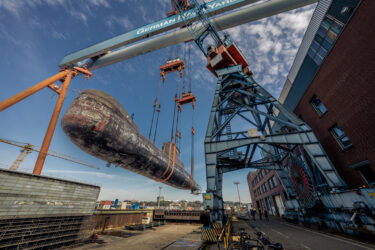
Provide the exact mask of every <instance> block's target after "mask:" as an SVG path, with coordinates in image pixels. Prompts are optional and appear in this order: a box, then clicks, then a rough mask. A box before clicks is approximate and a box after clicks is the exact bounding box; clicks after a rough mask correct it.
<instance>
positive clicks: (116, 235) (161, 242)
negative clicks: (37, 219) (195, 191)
mask: <svg viewBox="0 0 375 250" xmlns="http://www.w3.org/2000/svg"><path fill="white" fill-rule="evenodd" d="M200 226H201V225H198V224H177V223H176V224H167V225H164V226H160V227H156V228H153V229H146V230H145V231H129V230H125V229H124V230H122V229H117V230H115V229H114V230H107V231H106V234H105V235H103V234H101V235H100V236H99V237H100V238H99V240H98V241H97V242H96V243H89V244H85V245H82V246H80V247H76V248H74V249H82V250H83V249H85V250H86V249H87V250H88V249H94V248H95V249H111V250H113V249H129V250H143V249H175V248H176V247H178V249H180V250H183V249H198V248H199V246H200V245H201V240H200V237H201V234H200V229H199V228H200Z"/></svg>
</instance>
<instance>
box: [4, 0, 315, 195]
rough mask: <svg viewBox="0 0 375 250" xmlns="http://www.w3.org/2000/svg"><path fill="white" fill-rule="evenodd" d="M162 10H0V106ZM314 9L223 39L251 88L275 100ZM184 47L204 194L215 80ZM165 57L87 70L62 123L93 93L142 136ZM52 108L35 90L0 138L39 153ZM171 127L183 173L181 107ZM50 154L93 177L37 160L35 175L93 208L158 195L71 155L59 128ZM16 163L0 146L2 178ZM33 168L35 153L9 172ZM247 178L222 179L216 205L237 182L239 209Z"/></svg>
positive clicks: (186, 154) (8, 113)
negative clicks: (93, 201)
mask: <svg viewBox="0 0 375 250" xmlns="http://www.w3.org/2000/svg"><path fill="white" fill-rule="evenodd" d="M169 4H170V1H169V0H158V1H155V0H143V1H139V0H138V1H137V0H90V1H83V0H76V1H72V0H17V1H15V0H0V48H1V51H2V56H1V57H0V74H1V78H0V100H1V101H2V100H5V99H6V98H9V97H11V96H12V95H14V94H16V93H18V92H20V91H22V90H24V89H26V88H28V87H30V86H32V85H33V84H36V83H38V82H40V81H42V80H44V79H46V78H48V77H50V76H52V75H54V74H56V73H57V72H58V70H59V69H58V67H57V65H58V64H59V62H60V61H61V59H62V58H63V57H64V56H65V55H67V54H69V53H71V52H74V51H76V50H79V49H83V48H85V47H88V46H90V45H92V44H95V43H97V42H100V41H103V40H106V39H109V38H111V37H113V36H115V35H119V34H122V33H124V32H127V31H130V30H132V29H135V28H137V27H140V26H142V25H145V24H148V23H151V22H153V21H157V20H159V19H161V18H163V17H165V13H166V12H168V11H169V10H170V5H169ZM314 7H315V5H312V6H307V7H304V8H301V9H297V10H293V11H289V12H287V13H283V14H280V15H277V16H273V17H270V18H266V19H262V20H259V21H256V22H253V23H249V24H245V25H242V26H238V27H235V28H232V29H230V30H227V32H228V33H229V34H231V35H232V39H233V40H234V41H236V42H237V44H238V45H239V47H240V48H241V50H242V51H243V52H244V54H245V56H246V58H247V60H248V62H249V64H250V67H251V69H252V70H253V72H254V75H255V79H256V80H257V81H258V82H259V83H260V84H261V85H263V86H264V87H265V88H266V89H267V90H268V91H269V92H271V93H272V94H273V95H274V96H275V97H278V96H279V94H280V92H281V89H282V87H283V84H284V82H285V79H286V75H287V74H288V72H289V69H290V67H291V65H292V63H293V60H294V57H295V54H296V52H297V49H298V47H299V44H300V42H301V40H302V37H303V34H304V32H305V29H306V27H307V25H308V23H309V20H310V18H311V15H312V12H313V10H314ZM181 46H183V45H181ZM192 46H193V49H192V60H191V61H192V69H191V71H192V90H193V92H194V94H195V95H196V96H197V105H196V112H195V124H194V127H195V130H196V137H195V138H196V139H195V141H196V143H195V149H196V151H195V158H196V160H195V162H196V164H195V166H196V167H195V168H196V171H195V176H196V181H197V182H198V183H199V185H200V186H201V187H202V190H205V188H206V184H205V182H206V179H205V167H204V150H203V137H204V134H205V131H206V126H207V122H208V114H209V111H210V108H211V103H212V98H213V92H214V87H215V82H216V79H215V78H214V77H213V76H212V75H211V74H210V73H209V72H208V70H206V69H205V63H206V62H205V60H204V58H203V56H202V55H201V52H200V51H199V50H198V49H197V48H196V47H195V45H192ZM168 54H169V49H168V48H166V49H162V50H159V51H154V52H151V53H148V54H145V55H142V56H139V57H136V58H132V59H129V60H127V61H124V62H120V63H117V64H114V65H111V66H108V67H106V68H102V69H99V70H96V71H94V72H93V73H94V76H93V77H92V78H91V79H90V80H86V79H83V78H82V77H77V78H75V79H74V80H73V81H72V83H71V85H70V89H69V91H68V94H67V98H66V100H65V103H64V107H63V109H62V114H64V113H65V111H66V109H67V108H68V106H69V105H70V103H71V102H72V101H73V99H74V98H75V97H76V96H77V94H78V92H79V91H80V90H84V89H88V88H92V89H99V90H102V91H105V92H107V93H109V94H110V95H112V96H114V97H115V98H116V99H117V100H118V101H119V102H120V103H121V104H122V105H123V106H124V108H125V109H126V110H127V111H128V113H129V114H131V113H134V114H135V122H136V124H137V126H138V127H139V129H140V131H141V132H142V134H143V135H145V136H147V134H148V130H149V127H150V121H151V115H152V104H153V100H154V98H155V94H156V90H157V86H158V85H160V81H161V80H160V77H159V67H160V65H162V64H164V63H165V61H166V59H167V58H168ZM177 84H180V85H181V81H180V79H179V78H178V77H177V75H176V74H175V75H170V76H167V81H166V85H165V88H163V91H162V96H159V98H160V99H161V103H162V112H161V115H160V123H159V129H158V135H157V142H156V144H157V146H159V147H160V146H161V144H162V142H164V141H167V140H169V137H170V129H171V119H172V112H173V98H174V94H175V92H176V85H177ZM56 100H57V95H56V94H54V92H52V91H51V90H49V89H44V90H42V91H40V92H39V93H36V94H34V95H33V96H31V97H29V98H27V99H25V100H23V101H22V102H20V103H18V104H16V105H14V106H12V107H11V108H9V109H7V110H5V111H3V112H1V113H0V121H1V122H0V137H1V138H8V139H11V140H15V141H20V142H27V143H31V144H34V145H39V146H40V145H41V144H42V141H43V137H44V133H45V131H46V129H47V126H48V123H49V119H50V116H51V114H52V110H53V108H54V105H55V102H56ZM60 118H61V117H60ZM181 124H182V126H181V131H182V136H183V138H182V142H181V160H182V161H183V162H184V163H185V167H186V168H187V169H189V168H190V164H189V162H190V127H191V108H190V107H186V108H184V110H183V113H182V123H181ZM50 149H51V150H54V151H56V152H59V153H63V154H67V155H70V156H73V157H75V158H79V159H81V160H84V161H86V162H89V163H91V164H94V165H96V166H98V167H100V170H95V169H91V168H88V167H85V166H81V165H77V164H74V163H71V162H67V161H63V160H60V159H55V158H53V157H47V160H46V162H45V165H44V169H43V172H42V174H43V175H50V176H55V177H62V178H67V179H71V180H78V181H82V182H87V183H93V184H97V185H100V186H101V187H102V190H101V194H100V197H99V198H100V199H115V198H119V199H121V200H122V199H138V200H155V199H156V196H157V195H158V191H159V190H158V186H159V183H156V182H154V181H153V180H150V179H147V178H145V177H143V176H140V175H137V174H135V173H132V172H130V171H127V170H124V169H122V168H118V167H113V166H112V167H110V168H107V167H105V162H103V161H101V160H98V159H96V158H95V157H92V156H90V155H88V154H86V153H84V152H83V151H81V150H80V149H79V148H78V147H76V146H75V145H74V144H73V143H71V142H70V141H69V139H68V138H67V137H66V136H65V134H64V133H63V131H62V129H61V126H60V121H59V122H58V125H57V127H56V131H55V134H54V137H53V140H52V143H51V147H50ZM18 154H19V148H15V147H12V146H9V145H5V144H0V167H1V168H7V167H8V166H9V165H11V164H12V162H13V161H14V160H15V158H16V157H17V155H18ZM36 158H37V154H36V153H32V154H30V155H29V156H28V157H27V158H26V160H25V161H24V162H23V164H22V165H21V167H20V169H19V170H20V171H26V172H31V171H32V169H33V166H34V164H35V160H36ZM248 172H249V170H241V171H237V172H233V173H229V174H226V175H225V176H224V189H223V195H224V200H237V199H238V198H237V193H236V189H235V186H234V185H233V182H234V181H239V182H240V183H241V184H240V186H239V187H240V194H241V200H242V201H245V202H249V201H250V194H249V190H248V187H247V183H246V175H247V173H248ZM163 186H164V187H163V191H162V192H163V195H164V196H165V198H166V199H174V200H176V199H187V200H201V196H194V195H191V194H190V193H189V191H182V190H177V189H174V188H171V187H169V186H166V185H163Z"/></svg>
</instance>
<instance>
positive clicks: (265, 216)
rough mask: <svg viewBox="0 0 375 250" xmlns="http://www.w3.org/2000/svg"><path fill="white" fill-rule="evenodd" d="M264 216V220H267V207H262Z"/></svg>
mask: <svg viewBox="0 0 375 250" xmlns="http://www.w3.org/2000/svg"><path fill="white" fill-rule="evenodd" d="M264 218H265V219H266V221H268V211H267V209H264Z"/></svg>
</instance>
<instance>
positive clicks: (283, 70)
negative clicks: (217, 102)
mask: <svg viewBox="0 0 375 250" xmlns="http://www.w3.org/2000/svg"><path fill="white" fill-rule="evenodd" d="M314 8H315V5H311V6H306V7H304V8H301V9H298V10H292V11H288V12H285V13H281V14H279V15H276V16H272V17H268V18H264V19H262V20H259V21H256V22H253V23H249V24H245V25H241V26H238V27H235V28H232V29H229V30H228V31H227V32H228V33H229V34H230V35H231V36H232V38H233V40H234V41H236V43H237V44H238V46H239V47H240V48H241V50H242V51H243V53H244V55H245V57H246V58H247V60H248V62H249V65H250V68H251V69H252V71H253V72H254V78H255V79H256V80H257V81H258V82H259V84H261V85H263V86H265V88H266V89H267V90H268V91H269V92H271V94H272V95H274V96H275V97H277V96H278V95H279V94H280V91H281V89H282V86H283V84H284V82H285V79H286V75H287V74H288V72H289V70H290V67H291V65H292V63H293V60H294V58H295V55H296V53H297V50H298V47H299V45H300V43H301V41H302V38H303V35H304V32H305V30H306V28H307V26H308V24H309V21H310V19H311V16H312V13H313V10H314Z"/></svg>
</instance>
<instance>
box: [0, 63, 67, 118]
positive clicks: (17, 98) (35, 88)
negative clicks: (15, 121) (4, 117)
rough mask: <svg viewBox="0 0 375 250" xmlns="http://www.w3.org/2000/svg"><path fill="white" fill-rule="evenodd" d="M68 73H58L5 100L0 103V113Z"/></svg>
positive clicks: (65, 71)
mask: <svg viewBox="0 0 375 250" xmlns="http://www.w3.org/2000/svg"><path fill="white" fill-rule="evenodd" d="M69 72H70V71H69V70H64V71H61V72H60V73H58V74H56V75H54V76H52V77H50V78H48V79H46V80H44V81H42V82H40V83H38V84H36V85H34V86H32V87H31V88H28V89H26V90H24V91H22V92H21V93H18V94H17V95H15V96H12V97H11V98H9V99H6V100H5V101H2V102H0V111H3V110H5V109H7V108H9V107H10V106H12V105H14V104H16V103H18V102H20V101H22V100H23V99H25V98H26V97H29V96H31V95H32V94H35V93H36V92H38V91H39V90H41V89H43V88H45V87H47V86H49V85H51V84H53V83H54V82H56V81H58V80H60V79H62V78H64V77H65V76H66V75H67V74H68V73H69Z"/></svg>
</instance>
